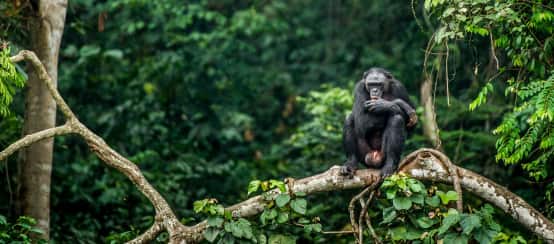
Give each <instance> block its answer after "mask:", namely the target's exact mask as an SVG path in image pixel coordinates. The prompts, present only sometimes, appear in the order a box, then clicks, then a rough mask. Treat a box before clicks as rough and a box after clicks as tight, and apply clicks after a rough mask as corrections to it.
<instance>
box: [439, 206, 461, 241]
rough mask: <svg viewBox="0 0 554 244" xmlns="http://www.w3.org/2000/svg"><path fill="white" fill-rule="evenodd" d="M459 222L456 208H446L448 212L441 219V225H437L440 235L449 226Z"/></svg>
mask: <svg viewBox="0 0 554 244" xmlns="http://www.w3.org/2000/svg"><path fill="white" fill-rule="evenodd" d="M458 222H460V214H459V213H458V211H456V209H453V208H451V209H448V213H447V214H446V217H444V219H443V220H442V224H441V227H439V235H442V234H444V233H446V232H447V231H448V230H449V229H450V227H452V226H454V225H455V224H457V223H458Z"/></svg>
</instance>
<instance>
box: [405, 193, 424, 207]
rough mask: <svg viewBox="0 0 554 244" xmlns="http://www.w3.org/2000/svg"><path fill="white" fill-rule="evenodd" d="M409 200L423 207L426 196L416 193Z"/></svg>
mask: <svg viewBox="0 0 554 244" xmlns="http://www.w3.org/2000/svg"><path fill="white" fill-rule="evenodd" d="M409 198H410V201H412V202H414V203H417V204H419V205H423V203H424V202H425V195H424V194H423V193H414V194H412V195H411V196H410V197H409Z"/></svg>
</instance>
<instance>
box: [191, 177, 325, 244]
mask: <svg viewBox="0 0 554 244" xmlns="http://www.w3.org/2000/svg"><path fill="white" fill-rule="evenodd" d="M258 187H260V188H261V189H262V191H263V193H262V197H263V199H264V201H265V209H264V211H263V212H262V214H261V215H260V216H259V219H256V218H251V219H250V220H248V219H245V218H237V217H236V216H233V214H232V213H231V212H228V211H227V210H225V209H224V207H223V206H222V205H221V204H218V203H217V200H215V199H204V200H199V201H195V202H194V211H195V212H196V213H204V214H206V215H208V220H207V223H208V228H207V229H206V231H205V232H204V238H206V240H207V241H208V242H215V241H216V240H218V243H234V242H235V241H239V242H244V241H248V242H253V243H268V242H269V243H295V240H296V239H297V237H295V236H294V235H291V233H290V232H289V233H287V232H282V230H280V229H282V228H283V227H285V228H286V226H285V224H290V223H294V224H296V225H299V226H303V229H304V232H305V233H307V234H309V233H314V232H321V229H322V227H321V224H319V223H318V218H314V219H312V220H311V221H310V220H308V219H306V218H305V216H306V214H307V201H306V199H304V198H303V197H304V196H305V194H303V193H297V194H294V195H290V193H288V192H287V191H286V188H285V184H284V182H282V181H277V180H269V181H259V180H255V181H251V182H250V184H249V186H248V192H249V193H250V192H255V191H257V190H258ZM255 221H259V223H260V224H253V223H252V222H255ZM285 233H286V234H285Z"/></svg>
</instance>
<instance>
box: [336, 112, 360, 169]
mask: <svg viewBox="0 0 554 244" xmlns="http://www.w3.org/2000/svg"><path fill="white" fill-rule="evenodd" d="M342 143H343V147H344V151H345V152H346V162H345V163H344V166H342V167H341V170H340V174H341V175H349V176H352V174H353V173H354V171H355V170H356V169H357V168H358V162H359V161H360V160H359V159H358V157H357V150H358V145H357V141H356V133H355V132H354V117H353V116H352V114H350V115H348V117H346V120H345V121H344V127H343V130H342Z"/></svg>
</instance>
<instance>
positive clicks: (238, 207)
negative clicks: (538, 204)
mask: <svg viewBox="0 0 554 244" xmlns="http://www.w3.org/2000/svg"><path fill="white" fill-rule="evenodd" d="M436 155H440V156H439V157H437V156H436ZM444 158H447V157H446V156H445V155H444V154H442V153H441V152H439V151H437V150H434V149H420V150H417V151H415V152H413V153H411V154H409V155H408V156H406V157H405V158H404V160H403V161H402V162H401V166H400V169H399V172H403V173H405V174H407V175H410V176H411V177H414V178H417V179H420V180H428V181H441V182H445V183H452V181H453V178H454V177H451V176H450V173H449V170H448V167H447V166H446V163H445V162H443V161H442V160H441V159H444ZM452 167H453V168H454V170H456V171H457V172H458V176H459V180H460V185H461V187H462V188H464V189H465V190H467V191H469V192H471V193H473V194H475V195H477V196H479V197H481V198H483V199H485V200H487V201H488V202H490V203H492V204H493V205H495V206H497V207H499V208H500V209H502V210H504V211H505V212H506V213H508V214H510V215H511V216H512V217H513V218H514V219H515V220H516V221H518V222H519V223H520V224H522V225H523V226H525V227H526V228H527V229H529V230H530V231H532V232H534V233H535V234H537V235H538V236H540V237H541V238H543V239H544V240H546V241H547V242H553V241H554V224H553V223H552V222H551V221H550V220H549V219H547V218H546V217H544V216H543V215H542V214H541V213H540V212H539V211H537V210H536V209H534V208H533V207H532V206H531V205H529V204H528V203H526V202H525V201H523V199H521V198H520V197H518V196H517V195H515V194H514V193H512V192H510V191H509V190H507V189H506V188H504V187H502V186H500V185H498V184H496V183H494V182H493V181H491V180H489V179H487V178H485V177H483V176H481V175H479V174H476V173H474V172H472V171H470V170H467V169H464V168H460V167H457V166H455V165H452ZM339 170H340V166H333V167H331V168H330V169H329V170H327V171H325V172H323V173H321V174H318V175H314V176H310V177H307V178H304V179H298V180H295V181H294V185H293V187H292V192H305V193H306V194H308V195H309V194H314V193H318V192H326V191H340V190H345V189H352V188H361V187H364V186H369V185H371V184H373V183H374V182H376V181H379V180H380V177H379V171H378V170H374V169H364V170H358V171H356V173H355V175H354V177H353V178H351V179H349V178H347V177H344V176H341V175H340V174H339ZM264 206H265V203H264V201H263V199H262V198H261V197H260V196H256V197H252V198H250V199H248V200H246V201H244V202H241V203H238V204H235V205H233V206H231V207H229V208H227V210H230V211H232V212H233V216H237V217H250V216H254V215H256V214H259V213H261V212H262V211H263V209H264ZM206 227H207V223H206V221H203V222H201V223H199V224H197V225H195V226H193V227H192V228H191V231H192V233H189V234H187V236H188V238H191V239H189V240H194V241H200V240H202V238H203V237H202V232H203V231H204V229H205V228H206Z"/></svg>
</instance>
